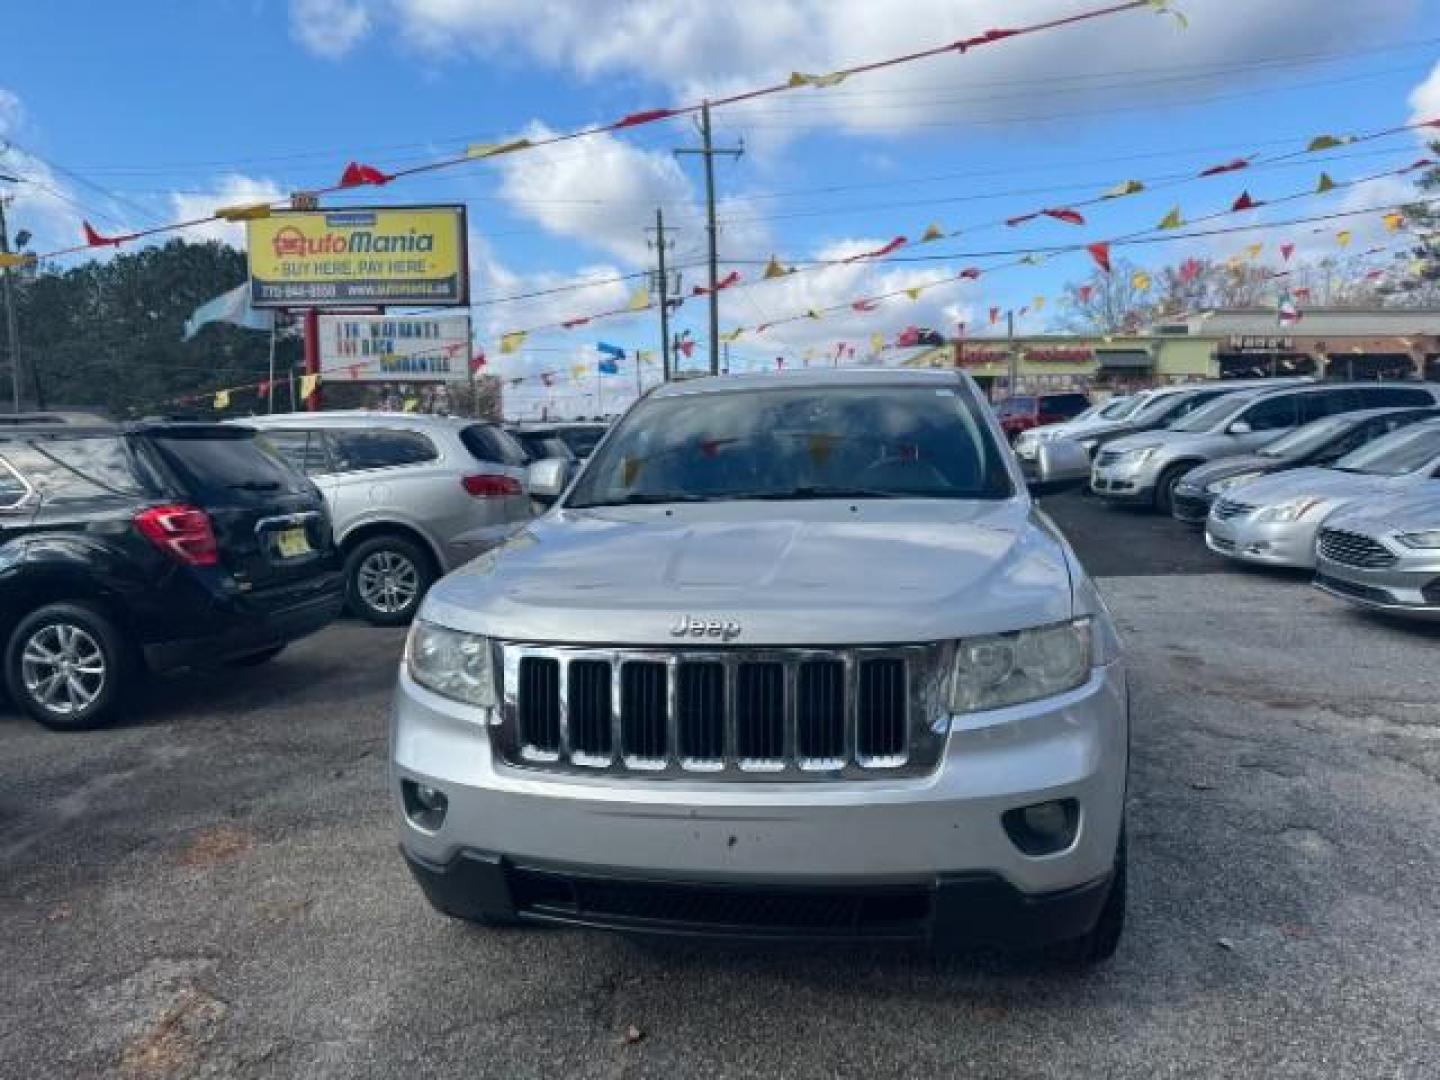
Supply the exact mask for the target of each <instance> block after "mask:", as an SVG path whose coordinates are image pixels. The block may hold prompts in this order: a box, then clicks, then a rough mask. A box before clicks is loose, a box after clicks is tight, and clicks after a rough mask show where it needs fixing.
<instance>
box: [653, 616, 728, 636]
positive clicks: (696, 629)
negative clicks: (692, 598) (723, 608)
mask: <svg viewBox="0 0 1440 1080" xmlns="http://www.w3.org/2000/svg"><path fill="white" fill-rule="evenodd" d="M670 636H671V637H692V638H719V639H720V640H721V641H730V640H732V639H733V638H737V637H739V636H740V624H739V623H738V622H736V621H735V620H734V619H697V618H695V617H693V616H691V615H681V616H680V617H679V618H678V619H676V620H675V621H674V622H673V623H671V624H670Z"/></svg>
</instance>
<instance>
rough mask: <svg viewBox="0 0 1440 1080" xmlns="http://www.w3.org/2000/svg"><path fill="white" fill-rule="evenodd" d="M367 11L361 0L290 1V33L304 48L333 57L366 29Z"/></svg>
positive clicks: (336, 56)
mask: <svg viewBox="0 0 1440 1080" xmlns="http://www.w3.org/2000/svg"><path fill="white" fill-rule="evenodd" d="M370 26H371V21H370V11H369V9H368V7H367V6H366V4H365V3H364V2H363V0H291V3H290V34H291V36H292V37H294V38H295V39H296V40H297V41H299V42H300V44H302V45H304V46H305V48H307V49H309V50H310V51H311V52H313V53H318V54H319V55H321V56H325V57H329V58H330V59H336V58H338V57H341V56H344V55H345V54H346V53H348V52H349V51H350V50H351V49H353V48H354V47H355V46H356V45H357V44H359V43H360V41H361V40H362V39H363V38H364V37H365V35H366V34H368V33H369V32H370Z"/></svg>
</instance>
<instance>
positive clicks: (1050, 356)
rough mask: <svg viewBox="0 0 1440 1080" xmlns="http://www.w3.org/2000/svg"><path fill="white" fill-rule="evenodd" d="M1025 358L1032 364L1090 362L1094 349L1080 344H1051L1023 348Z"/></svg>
mask: <svg viewBox="0 0 1440 1080" xmlns="http://www.w3.org/2000/svg"><path fill="white" fill-rule="evenodd" d="M1025 359H1026V360H1029V361H1030V362H1031V363H1032V364H1091V363H1094V362H1095V351H1094V350H1093V349H1087V348H1084V347H1082V346H1065V345H1060V346H1051V347H1046V348H1035V349H1026V350H1025Z"/></svg>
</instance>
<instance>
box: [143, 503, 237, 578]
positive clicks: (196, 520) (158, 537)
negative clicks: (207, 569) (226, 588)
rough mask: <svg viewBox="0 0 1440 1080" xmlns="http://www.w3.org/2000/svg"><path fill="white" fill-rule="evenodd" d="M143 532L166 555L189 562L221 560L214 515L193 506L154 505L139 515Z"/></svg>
mask: <svg viewBox="0 0 1440 1080" xmlns="http://www.w3.org/2000/svg"><path fill="white" fill-rule="evenodd" d="M135 527H136V528H137V529H139V530H140V534H141V535H142V536H144V537H145V539H147V540H149V541H150V542H151V543H152V544H154V545H155V546H156V547H157V548H159V549H160V550H161V551H163V552H164V553H165V554H166V555H169V556H170V557H171V558H173V559H176V560H177V561H179V562H182V563H184V564H185V565H187V566H214V565H215V564H216V563H218V562H219V561H220V552H219V550H218V549H217V548H216V546H215V530H214V529H213V528H211V527H210V517H209V515H207V514H206V513H205V511H203V510H197V509H195V507H193V506H152V507H151V508H150V509H149V510H142V511H140V513H138V514H136V515H135Z"/></svg>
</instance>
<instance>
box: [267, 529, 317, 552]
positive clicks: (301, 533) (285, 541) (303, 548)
mask: <svg viewBox="0 0 1440 1080" xmlns="http://www.w3.org/2000/svg"><path fill="white" fill-rule="evenodd" d="M275 547H276V550H278V551H279V552H280V557H281V558H282V559H298V558H299V557H300V556H302V555H309V554H310V553H311V552H313V551H314V550H315V549H314V548H313V547H311V546H310V537H309V535H308V534H307V533H306V532H305V530H304V529H281V530H280V531H279V532H278V533H276V534H275Z"/></svg>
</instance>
